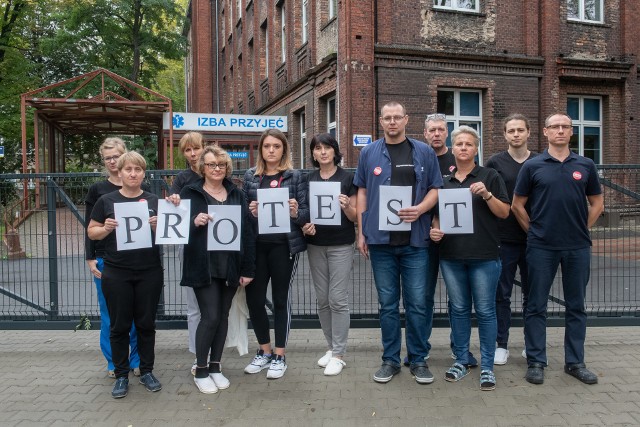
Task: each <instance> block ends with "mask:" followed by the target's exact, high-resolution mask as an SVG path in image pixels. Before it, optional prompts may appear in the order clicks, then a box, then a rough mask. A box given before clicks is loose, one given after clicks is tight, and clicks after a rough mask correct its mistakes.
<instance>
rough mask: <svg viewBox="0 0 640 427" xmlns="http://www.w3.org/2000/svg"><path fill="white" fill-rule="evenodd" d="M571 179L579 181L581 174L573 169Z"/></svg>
mask: <svg viewBox="0 0 640 427" xmlns="http://www.w3.org/2000/svg"><path fill="white" fill-rule="evenodd" d="M573 179H575V180H576V181H580V180H581V179H582V174H581V173H580V172H578V171H575V172H574V173H573Z"/></svg>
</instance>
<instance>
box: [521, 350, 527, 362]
mask: <svg viewBox="0 0 640 427" xmlns="http://www.w3.org/2000/svg"><path fill="white" fill-rule="evenodd" d="M522 357H524V358H525V359H526V358H527V349H526V348H525V349H524V350H522Z"/></svg>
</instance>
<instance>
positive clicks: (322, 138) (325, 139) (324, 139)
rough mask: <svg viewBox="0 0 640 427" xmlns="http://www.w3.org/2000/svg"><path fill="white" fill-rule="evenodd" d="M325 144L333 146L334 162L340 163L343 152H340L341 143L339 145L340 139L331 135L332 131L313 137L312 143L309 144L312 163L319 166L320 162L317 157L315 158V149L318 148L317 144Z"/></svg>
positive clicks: (335, 163)
mask: <svg viewBox="0 0 640 427" xmlns="http://www.w3.org/2000/svg"><path fill="white" fill-rule="evenodd" d="M318 144H324V145H326V146H328V147H331V148H333V164H334V165H339V164H340V161H341V160H342V153H341V152H340V145H338V141H336V139H335V138H334V137H333V135H331V134H330V133H319V134H318V135H316V136H314V137H313V139H311V143H310V144H309V150H310V151H311V159H312V160H311V163H313V166H315V167H317V168H319V167H320V163H318V161H317V160H316V159H314V158H313V150H314V149H315V148H316V145H318Z"/></svg>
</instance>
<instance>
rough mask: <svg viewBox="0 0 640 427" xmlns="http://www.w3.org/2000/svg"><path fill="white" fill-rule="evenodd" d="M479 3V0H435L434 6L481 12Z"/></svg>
mask: <svg viewBox="0 0 640 427" xmlns="http://www.w3.org/2000/svg"><path fill="white" fill-rule="evenodd" d="M479 3H480V2H479V0H433V7H434V8H438V9H452V10H462V11H471V12H480V4H479Z"/></svg>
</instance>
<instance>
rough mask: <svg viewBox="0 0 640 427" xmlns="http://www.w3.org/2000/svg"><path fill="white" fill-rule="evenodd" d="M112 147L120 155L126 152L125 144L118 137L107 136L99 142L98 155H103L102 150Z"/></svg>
mask: <svg viewBox="0 0 640 427" xmlns="http://www.w3.org/2000/svg"><path fill="white" fill-rule="evenodd" d="M112 148H115V149H117V150H118V151H119V152H120V154H121V155H122V154H124V153H126V152H127V146H126V145H125V143H124V141H123V140H122V139H120V138H118V137H109V138H105V140H104V141H103V142H102V144H100V149H99V152H100V157H102V156H103V153H104V150H111V149H112Z"/></svg>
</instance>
